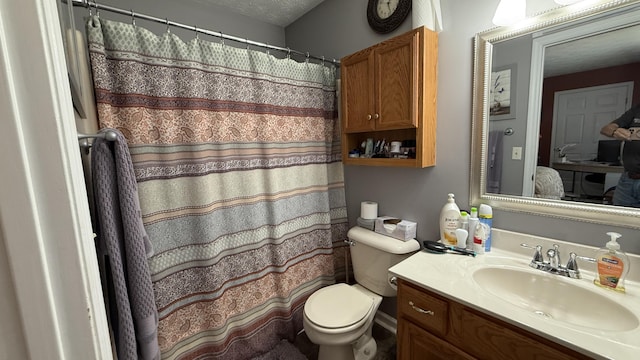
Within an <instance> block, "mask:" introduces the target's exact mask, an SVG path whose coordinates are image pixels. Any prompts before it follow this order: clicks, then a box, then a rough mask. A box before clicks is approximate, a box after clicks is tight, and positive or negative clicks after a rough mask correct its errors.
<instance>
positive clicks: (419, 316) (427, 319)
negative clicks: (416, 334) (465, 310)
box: [398, 280, 449, 335]
mask: <svg viewBox="0 0 640 360" xmlns="http://www.w3.org/2000/svg"><path fill="white" fill-rule="evenodd" d="M398 311H399V312H400V314H399V315H400V316H404V317H406V318H410V319H412V320H414V321H415V322H416V323H417V324H418V325H420V326H422V327H424V328H426V329H429V330H431V331H432V332H434V333H436V334H439V335H445V334H446V333H447V322H448V319H449V303H448V302H447V301H446V300H444V299H441V298H439V297H436V296H433V295H431V294H426V293H425V292H424V291H422V290H419V289H416V288H414V287H412V286H411V285H410V284H408V283H406V282H404V281H402V280H399V281H398Z"/></svg>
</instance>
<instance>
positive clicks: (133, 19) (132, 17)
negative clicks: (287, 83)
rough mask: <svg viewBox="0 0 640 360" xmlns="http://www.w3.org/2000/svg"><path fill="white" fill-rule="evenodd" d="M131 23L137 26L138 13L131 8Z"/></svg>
mask: <svg viewBox="0 0 640 360" xmlns="http://www.w3.org/2000/svg"><path fill="white" fill-rule="evenodd" d="M131 25H133V26H134V27H135V26H136V13H134V12H133V9H131Z"/></svg>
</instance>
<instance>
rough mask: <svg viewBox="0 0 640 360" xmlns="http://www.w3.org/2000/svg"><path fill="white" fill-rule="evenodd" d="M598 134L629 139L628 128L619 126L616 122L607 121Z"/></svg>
mask: <svg viewBox="0 0 640 360" xmlns="http://www.w3.org/2000/svg"><path fill="white" fill-rule="evenodd" d="M600 134H602V135H604V136H608V137H612V138H614V139H618V140H630V139H631V132H630V131H629V130H628V129H625V128H621V127H619V126H618V124H616V123H609V124H607V125H605V126H603V127H602V129H600Z"/></svg>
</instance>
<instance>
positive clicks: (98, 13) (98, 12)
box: [93, 0, 100, 17]
mask: <svg viewBox="0 0 640 360" xmlns="http://www.w3.org/2000/svg"><path fill="white" fill-rule="evenodd" d="M93 7H95V8H96V16H97V17H100V9H98V1H97V0H93Z"/></svg>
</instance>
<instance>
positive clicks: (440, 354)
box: [398, 279, 590, 360]
mask: <svg viewBox="0 0 640 360" xmlns="http://www.w3.org/2000/svg"><path fill="white" fill-rule="evenodd" d="M417 359H421V360H427V359H443V360H444V359H447V360H455V359H491V360H494V359H495V360H501V359H504V360H513V359H518V360H527V359H532V360H533V359H557V360H569V359H590V358H589V357H587V356H585V355H583V354H580V353H578V352H576V351H574V350H571V349H568V348H566V347H564V346H562V345H559V344H556V343H554V342H552V341H549V340H547V339H545V338H542V337H540V336H538V335H535V334H532V333H530V332H528V331H526V330H523V329H520V328H518V327H516V326H513V325H511V324H508V323H506V322H504V321H502V320H499V319H496V318H493V317H491V316H489V315H487V314H484V313H481V312H479V311H476V310H474V309H471V308H469V307H467V306H464V305H462V304H459V303H457V302H455V301H452V300H449V299H447V298H444V297H442V296H439V295H437V294H434V293H431V292H429V291H427V290H425V289H423V288H420V287H418V286H415V285H413V284H411V283H409V282H407V281H404V280H402V279H398V360H417Z"/></svg>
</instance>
